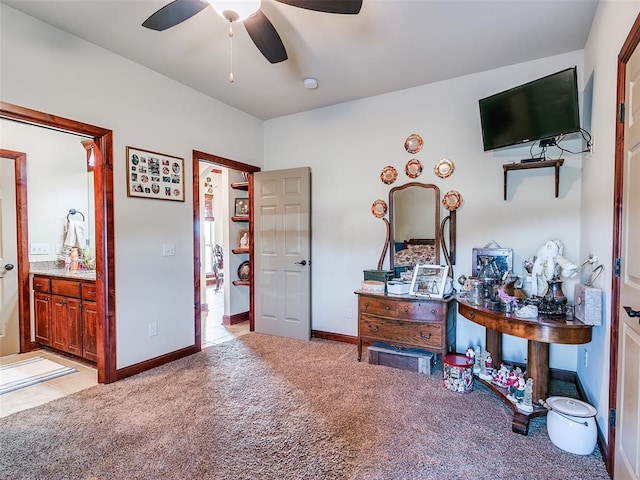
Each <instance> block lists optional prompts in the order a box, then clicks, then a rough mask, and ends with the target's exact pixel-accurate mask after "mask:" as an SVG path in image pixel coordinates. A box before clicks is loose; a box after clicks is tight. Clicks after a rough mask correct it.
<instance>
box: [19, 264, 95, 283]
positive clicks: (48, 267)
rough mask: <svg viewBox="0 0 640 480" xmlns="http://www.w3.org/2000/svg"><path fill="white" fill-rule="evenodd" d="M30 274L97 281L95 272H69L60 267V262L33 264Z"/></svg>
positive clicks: (30, 266) (30, 267)
mask: <svg viewBox="0 0 640 480" xmlns="http://www.w3.org/2000/svg"><path fill="white" fill-rule="evenodd" d="M29 273H31V274H34V275H48V276H50V277H61V278H76V279H78V280H95V279H96V271H95V270H67V269H65V268H64V266H60V262H31V263H30V264H29Z"/></svg>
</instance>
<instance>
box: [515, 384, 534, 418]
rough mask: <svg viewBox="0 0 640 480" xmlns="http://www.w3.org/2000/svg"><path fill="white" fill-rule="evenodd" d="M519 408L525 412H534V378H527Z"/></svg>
mask: <svg viewBox="0 0 640 480" xmlns="http://www.w3.org/2000/svg"><path fill="white" fill-rule="evenodd" d="M518 408H520V409H521V410H523V411H525V412H533V378H527V381H526V383H525V384H524V397H523V399H522V403H521V404H520V405H518Z"/></svg>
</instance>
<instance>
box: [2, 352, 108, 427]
mask: <svg viewBox="0 0 640 480" xmlns="http://www.w3.org/2000/svg"><path fill="white" fill-rule="evenodd" d="M33 357H42V358H46V359H47V360H51V361H52V362H56V363H58V364H60V365H64V366H65V367H71V368H73V369H75V370H77V372H74V373H70V374H68V375H64V376H62V377H58V378H54V379H52V380H48V381H46V382H41V383H36V384H35V385H31V386H29V387H25V388H21V389H19V390H14V391H13V392H8V393H5V394H3V395H0V417H6V416H7V415H11V414H12V413H16V412H20V411H21V410H26V409H28V408H33V407H37V406H38V405H42V404H44V403H47V402H50V401H51V400H55V399H56V398H61V397H65V396H67V395H70V394H72V393H75V392H79V391H80V390H84V389H85V388H89V387H93V386H94V385H97V384H98V372H97V370H96V369H95V368H94V367H92V366H89V365H87V364H85V363H80V362H77V361H75V360H72V359H70V358H68V357H65V356H62V355H58V354H56V353H53V352H51V351H49V350H34V351H32V352H28V353H20V354H16V355H7V356H4V357H0V365H6V364H8V363H13V362H18V361H20V360H25V359H28V358H33Z"/></svg>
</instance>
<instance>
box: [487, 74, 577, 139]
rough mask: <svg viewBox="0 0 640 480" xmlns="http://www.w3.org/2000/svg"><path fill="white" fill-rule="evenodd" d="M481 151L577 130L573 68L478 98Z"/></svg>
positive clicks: (575, 79)
mask: <svg viewBox="0 0 640 480" xmlns="http://www.w3.org/2000/svg"><path fill="white" fill-rule="evenodd" d="M479 105H480V122H481V124H482V142H483V144H484V150H485V151H487V150H493V149H496V148H501V147H508V146H510V145H517V144H519V143H525V142H532V141H535V140H544V139H550V138H554V137H557V136H559V135H564V134H567V133H573V132H578V131H580V114H579V111H578V82H577V72H576V67H572V68H567V69H566V70H562V71H560V72H557V73H554V74H552V75H548V76H546V77H543V78H539V79H538V80H534V81H532V82H529V83H525V84H524V85H520V86H518V87H514V88H511V89H509V90H506V91H504V92H501V93H496V94H495V95H491V96H490V97H486V98H483V99H481V100H479Z"/></svg>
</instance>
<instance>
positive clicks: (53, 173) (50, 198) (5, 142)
mask: <svg viewBox="0 0 640 480" xmlns="http://www.w3.org/2000/svg"><path fill="white" fill-rule="evenodd" d="M81 140H83V138H81V137H78V136H77V135H71V134H68V133H60V132H54V131H53V130H48V129H45V128H39V127H35V126H33V125H27V124H23V123H16V122H11V121H8V120H0V145H2V148H5V149H8V150H14V151H17V152H25V153H28V155H27V211H28V221H29V225H28V236H29V244H34V243H37V244H43V245H47V246H48V247H49V254H42V255H40V254H38V255H33V254H30V255H29V261H31V262H43V261H50V260H57V259H58V255H57V254H58V253H59V251H58V250H57V249H58V247H59V246H61V245H62V243H63V240H64V227H65V225H66V222H67V215H68V213H69V209H71V208H75V209H76V210H78V211H80V212H82V213H83V215H84V216H85V226H86V227H87V228H88V226H89V225H93V222H90V217H89V215H90V214H91V215H92V212H90V211H89V191H91V195H92V196H93V182H92V181H91V182H90V181H89V174H88V173H87V156H86V150H85V149H84V147H83V146H82V144H81V143H80V141H81ZM91 177H93V176H91ZM81 218H82V217H80V216H78V215H73V216H71V217H70V219H73V220H81ZM85 233H86V235H87V237H86V238H87V239H89V238H90V237H89V232H88V231H86V232H85ZM91 238H93V235H91ZM91 247H92V249H95V244H92V245H91ZM92 251H93V250H92Z"/></svg>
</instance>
